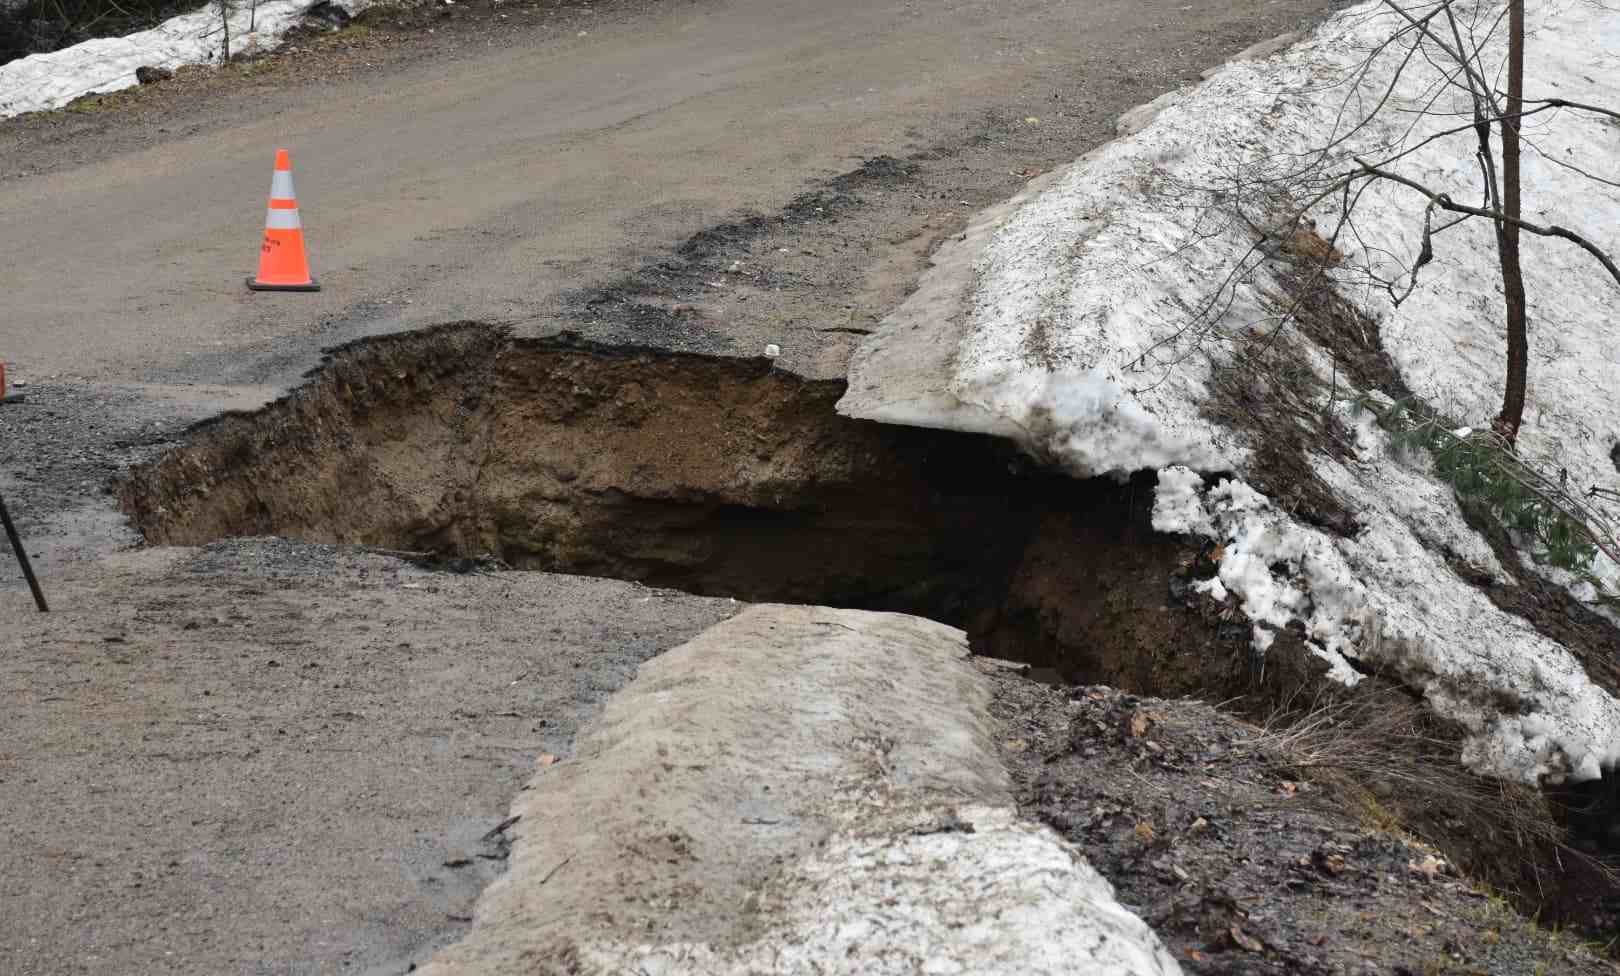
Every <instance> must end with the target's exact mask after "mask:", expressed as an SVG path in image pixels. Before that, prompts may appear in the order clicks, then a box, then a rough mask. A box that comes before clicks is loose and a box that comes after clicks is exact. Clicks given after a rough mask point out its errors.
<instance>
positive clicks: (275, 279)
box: [247, 149, 321, 291]
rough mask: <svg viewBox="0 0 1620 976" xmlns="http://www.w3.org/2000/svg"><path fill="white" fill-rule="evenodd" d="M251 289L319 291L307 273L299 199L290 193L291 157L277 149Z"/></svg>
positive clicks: (248, 284) (291, 183)
mask: <svg viewBox="0 0 1620 976" xmlns="http://www.w3.org/2000/svg"><path fill="white" fill-rule="evenodd" d="M247 286H248V287H249V288H251V289H253V290H254V291H320V290H321V286H320V283H319V282H317V281H316V280H315V279H314V278H313V277H311V276H310V273H309V256H308V255H307V254H305V253H304V228H303V225H302V224H300V223H299V222H298V198H297V197H296V196H294V195H293V182H292V159H291V158H290V157H289V156H288V155H287V150H285V149H277V150H276V172H275V175H274V176H272V177H271V178H270V209H269V211H268V212H267V213H266V214H265V217H264V245H263V246H262V247H260V248H259V273H258V275H257V276H256V277H253V278H249V279H248V283H247Z"/></svg>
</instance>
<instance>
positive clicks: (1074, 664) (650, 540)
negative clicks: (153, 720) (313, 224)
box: [121, 325, 1307, 694]
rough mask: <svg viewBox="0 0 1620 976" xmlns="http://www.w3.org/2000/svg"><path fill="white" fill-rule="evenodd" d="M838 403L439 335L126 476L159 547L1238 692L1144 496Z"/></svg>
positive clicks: (715, 368) (347, 355) (483, 330)
mask: <svg viewBox="0 0 1620 976" xmlns="http://www.w3.org/2000/svg"><path fill="white" fill-rule="evenodd" d="M842 393H843V384H842V383H840V382H835V381H815V380H806V379H803V378H801V377H798V376H794V375H792V374H789V373H785V372H782V371H779V370H776V369H774V368H773V367H772V364H771V363H770V362H769V361H768V360H764V359H759V360H739V359H723V358H714V357H704V356H697V355H689V354H668V353H659V352H653V351H649V350H638V349H633V348H626V347H603V346H597V345H594V344H590V343H586V342H583V341H580V340H577V339H573V338H570V337H567V336H564V337H560V338H556V339H544V340H520V339H512V338H510V337H509V336H507V335H506V334H505V333H504V332H502V331H501V330H499V329H495V328H489V327H485V326H479V325H461V326H452V327H445V328H440V329H435V330H429V331H427V332H423V333H415V334H411V335H407V336H400V337H389V338H383V339H376V340H365V341H362V342H358V343H354V344H350V345H348V346H345V347H342V348H340V349H336V350H333V351H332V352H331V353H330V357H329V362H328V364H327V365H326V366H324V367H323V368H322V369H320V370H319V371H317V372H316V373H315V374H314V375H313V376H312V378H311V379H310V380H309V382H308V383H307V384H306V385H305V386H303V387H302V388H300V389H299V390H297V391H296V392H294V393H293V394H291V395H290V396H288V397H286V398H284V399H283V400H281V401H278V402H277V403H275V404H273V405H271V406H270V407H268V408H266V409H264V410H262V411H259V412H255V413H251V414H235V415H227V416H225V417H222V418H220V419H219V420H217V421H212V422H208V423H206V424H204V425H202V426H200V427H199V428H197V429H196V430H195V432H194V433H193V435H192V436H191V438H190V439H189V441H188V443H187V444H186V445H185V446H184V447H181V448H179V449H177V450H175V451H172V452H170V453H169V454H167V455H165V456H164V457H162V458H161V459H159V460H158V461H156V462H154V463H152V464H149V465H145V466H142V467H140V468H138V469H136V470H135V472H134V473H133V474H132V476H131V477H130V478H129V479H128V480H127V481H126V482H125V483H124V484H123V486H122V487H121V500H122V503H123V507H124V509H125V511H126V512H127V513H128V514H129V515H130V516H131V519H132V521H133V523H134V524H135V526H136V527H137V528H138V529H139V530H140V531H141V532H142V533H144V535H145V537H146V538H147V539H148V540H149V541H151V542H154V543H163V544H180V545H197V544H203V543H207V542H210V541H214V540H217V539H222V538H228V537H231V536H255V535H272V534H274V535H282V536H287V537H292V538H298V539H303V540H307V541H315V542H336V543H358V544H364V545H371V546H382V547H387V548H389V549H394V550H401V551H407V552H413V553H419V554H422V555H423V556H424V557H427V556H434V557H438V558H450V557H459V558H466V557H477V556H485V555H487V556H489V557H493V558H495V559H498V560H500V561H501V562H502V563H504V564H506V565H510V566H512V567H515V568H523V569H546V570H551V571H559V572H568V573H579V574H585V575H593V576H613V577H616V578H620V579H630V580H637V581H640V582H644V583H648V584H652V585H657V586H668V587H675V588H679V589H682V590H685V591H688V592H693V593H700V594H708V595H723V596H732V597H736V598H739V599H745V600H773V601H785V602H799V603H816V604H826V605H833V606H846V607H854V608H861V609H884V610H898V611H905V612H911V613H917V614H920V615H923V616H928V617H931V618H933V619H937V620H942V621H946V622H950V623H955V624H959V625H961V626H963V627H964V628H965V629H967V630H968V631H969V632H970V634H971V635H972V637H973V640H974V642H975V646H976V647H978V648H979V649H980V650H981V651H984V652H987V653H991V654H997V655H1001V656H1014V657H1017V658H1019V659H1021V660H1027V661H1032V662H1035V663H1037V664H1040V665H1042V666H1045V667H1049V668H1053V669H1055V670H1057V671H1059V672H1061V673H1062V674H1064V675H1066V676H1070V677H1072V678H1074V679H1075V680H1086V681H1104V680H1106V681H1108V682H1110V683H1114V684H1118V685H1122V686H1126V687H1133V688H1141V689H1144V690H1145V689H1161V690H1163V689H1168V690H1171V691H1173V692H1178V693H1179V692H1190V691H1192V690H1194V689H1206V690H1207V689H1221V690H1223V691H1227V692H1231V693H1233V694H1237V693H1241V692H1242V691H1244V690H1247V689H1248V688H1249V685H1250V683H1251V681H1252V679H1253V677H1254V675H1253V674H1252V673H1251V667H1252V662H1251V661H1250V656H1249V654H1248V650H1247V641H1246V640H1245V639H1243V637H1242V635H1241V632H1240V628H1239V627H1236V626H1226V622H1224V621H1221V620H1219V619H1218V618H1215V617H1212V616H1207V615H1206V613H1205V609H1206V608H1204V607H1203V606H1202V604H1200V603H1199V602H1197V601H1196V600H1195V599H1194V598H1193V597H1191V596H1189V595H1188V594H1187V593H1186V590H1185V587H1183V586H1172V583H1171V582H1168V581H1172V580H1173V579H1174V578H1176V577H1178V576H1183V575H1185V574H1186V573H1188V572H1190V571H1192V569H1193V568H1195V567H1196V565H1197V564H1198V559H1197V552H1196V551H1195V550H1189V549H1187V548H1186V547H1185V546H1184V545H1183V543H1181V542H1179V541H1178V540H1176V539H1173V538H1170V537H1167V536H1163V535H1159V534H1156V533H1154V532H1153V531H1152V529H1151V526H1150V525H1149V516H1150V509H1151V501H1152V494H1151V490H1150V488H1149V486H1147V485H1146V484H1141V483H1135V482H1132V483H1127V484H1118V483H1115V482H1112V481H1106V480H1098V481H1089V482H1076V481H1074V480H1072V479H1069V478H1066V477H1063V476H1059V475H1052V474H1048V473H1045V472H1042V471H1039V470H1035V469H1033V468H1032V467H1031V465H1030V464H1029V463H1028V462H1027V461H1026V460H1025V459H1023V458H1022V457H1020V456H1019V455H1018V454H1017V453H1016V451H1015V450H1014V449H1013V448H1012V447H1011V446H1010V445H1008V444H1006V443H1004V442H1001V441H997V440H992V439H987V438H980V437H974V436H969V435H962V434H955V433H948V432H940V431H928V430H922V429H913V428H899V427H888V426H883V425H878V424H871V423H866V422H861V421H852V420H847V419H844V418H841V417H839V416H837V415H836V413H835V412H834V410H833V404H834V403H835V402H836V401H837V399H838V398H839V396H841V395H842ZM1275 657H1276V658H1278V659H1286V658H1287V654H1286V652H1278V654H1277V655H1275ZM1301 657H1307V655H1301ZM1284 671H1286V669H1284V668H1282V667H1280V666H1276V667H1275V668H1274V673H1277V674H1281V673H1283V672H1284Z"/></svg>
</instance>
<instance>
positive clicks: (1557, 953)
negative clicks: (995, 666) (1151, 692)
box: [992, 670, 1616, 976]
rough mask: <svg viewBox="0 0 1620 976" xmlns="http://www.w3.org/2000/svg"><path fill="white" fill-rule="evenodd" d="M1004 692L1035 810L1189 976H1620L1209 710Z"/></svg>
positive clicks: (1009, 739) (1014, 757) (1041, 689)
mask: <svg viewBox="0 0 1620 976" xmlns="http://www.w3.org/2000/svg"><path fill="white" fill-rule="evenodd" d="M997 686H998V695H997V698H996V700H995V702H994V704H993V706H992V710H993V713H994V714H995V715H996V716H997V718H998V719H999V720H1000V721H1001V722H1002V734H1003V736H1004V740H1003V755H1004V758H1005V759H1006V761H1007V763H1008V765H1009V768H1010V769H1011V770H1012V771H1013V775H1014V780H1015V784H1016V791H1017V794H1018V800H1019V803H1020V806H1021V807H1022V808H1024V809H1025V810H1027V811H1028V812H1029V813H1030V814H1031V815H1032V816H1036V817H1038V818H1040V819H1041V820H1043V821H1044V822H1046V823H1047V824H1049V825H1050V826H1051V827H1053V829H1055V830H1057V831H1059V832H1060V833H1062V834H1063V835H1064V836H1066V837H1068V838H1069V839H1070V840H1071V841H1074V842H1075V843H1077V844H1079V845H1080V846H1081V847H1082V848H1083V849H1084V850H1085V852H1086V856H1087V858H1088V859H1089V860H1090V861H1091V863H1092V865H1093V866H1095V867H1096V868H1097V870H1098V871H1100V872H1101V873H1102V874H1103V875H1104V876H1105V877H1107V878H1108V880H1109V881H1110V882H1111V883H1112V884H1113V885H1114V887H1115V890H1116V891H1117V893H1118V895H1119V898H1120V900H1121V901H1123V902H1124V903H1125V904H1127V905H1128V906H1130V907H1132V908H1133V909H1134V910H1136V911H1138V912H1140V913H1141V914H1142V916H1143V917H1144V918H1145V919H1146V920H1147V921H1148V923H1149V924H1150V925H1152V926H1153V928H1154V930H1155V931H1156V932H1157V933H1158V934H1159V937H1160V938H1161V939H1163V940H1164V941H1165V943H1166V944H1167V945H1168V946H1169V947H1170V949H1171V951H1172V952H1174V953H1175V955H1176V956H1177V957H1178V959H1179V960H1180V962H1181V965H1182V967H1183V969H1184V970H1185V971H1186V972H1188V973H1200V974H1215V973H1223V974H1224V973H1233V974H1238V973H1241V974H1249V973H1290V974H1311V976H1315V974H1324V976H1325V974H1350V973H1356V974H1361V973H1392V974H1397V976H1439V974H1476V973H1478V974H1486V973H1488V974H1491V976H1513V974H1523V976H1532V974H1537V976H1539V974H1550V973H1612V972H1615V971H1616V970H1615V967H1614V966H1613V964H1612V963H1610V962H1607V961H1605V960H1604V959H1602V957H1601V956H1600V955H1599V954H1598V953H1597V952H1594V951H1593V947H1590V946H1588V945H1585V944H1582V943H1581V942H1579V941H1578V940H1577V939H1575V938H1572V937H1570V936H1561V935H1556V934H1553V933H1551V932H1548V931H1546V930H1544V929H1541V928H1538V927H1536V926H1535V925H1533V924H1531V923H1530V922H1528V921H1527V920H1526V919H1525V918H1524V917H1522V916H1520V915H1519V914H1517V913H1516V912H1515V911H1514V910H1513V909H1512V908H1511V907H1510V905H1509V903H1508V902H1507V901H1506V900H1504V899H1503V898H1502V897H1500V896H1499V895H1496V894H1494V893H1492V892H1491V891H1489V890H1487V889H1485V888H1483V887H1481V886H1479V885H1478V884H1477V883H1475V882H1471V881H1468V880H1465V879H1463V878H1461V877H1459V876H1458V872H1457V870H1456V868H1455V867H1454V866H1453V865H1452V863H1451V862H1450V861H1449V860H1448V859H1447V858H1446V857H1445V856H1444V855H1443V854H1442V853H1441V852H1440V851H1438V850H1436V849H1435V848H1434V847H1431V846H1429V845H1426V844H1424V843H1422V842H1420V841H1417V840H1415V839H1411V838H1410V837H1402V836H1400V835H1399V834H1397V833H1393V832H1391V831H1389V830H1387V829H1380V826H1387V822H1386V824H1385V825H1380V824H1378V822H1377V821H1378V815H1379V809H1378V807H1377V804H1376V803H1375V802H1370V801H1369V798H1368V797H1367V796H1366V795H1363V794H1359V793H1346V792H1344V791H1343V790H1341V789H1340V788H1339V785H1338V784H1336V783H1333V782H1331V781H1329V782H1313V781H1312V780H1311V779H1309V778H1307V776H1306V775H1305V773H1303V772H1302V771H1301V770H1299V769H1298V768H1296V766H1295V765H1294V763H1293V762H1292V761H1291V760H1292V759H1293V758H1295V757H1293V756H1291V755H1290V753H1289V751H1288V749H1287V748H1286V747H1285V746H1284V745H1282V744H1279V742H1278V741H1277V740H1276V739H1275V737H1268V736H1267V735H1265V734H1264V732H1263V730H1261V729H1259V728H1256V727H1255V726H1252V725H1248V724H1246V723H1244V722H1241V721H1239V720H1237V719H1235V718H1233V717H1232V716H1230V715H1228V714H1226V713H1224V712H1222V711H1219V710H1217V709H1216V708H1214V707H1212V706H1210V705H1208V704H1204V703H1202V702H1197V701H1190V700H1180V701H1167V700H1163V699H1146V698H1137V697H1135V696H1132V695H1129V694H1125V693H1123V692H1120V691H1118V690H1115V689H1110V688H1103V687H1064V688H1052V687H1047V686H1045V685H1041V684H1038V683H1035V682H1031V681H1028V680H1026V679H1024V678H1021V677H1018V676H1017V675H1015V674H1013V673H1011V672H1009V671H1005V670H1002V671H1001V673H1000V674H999V676H998V677H997ZM1392 772H1393V770H1392ZM1442 775H1449V774H1442ZM1384 795H1385V797H1386V798H1387V797H1388V796H1390V795H1391V794H1389V793H1386V794H1384Z"/></svg>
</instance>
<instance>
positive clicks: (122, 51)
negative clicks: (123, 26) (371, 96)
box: [0, 0, 370, 119]
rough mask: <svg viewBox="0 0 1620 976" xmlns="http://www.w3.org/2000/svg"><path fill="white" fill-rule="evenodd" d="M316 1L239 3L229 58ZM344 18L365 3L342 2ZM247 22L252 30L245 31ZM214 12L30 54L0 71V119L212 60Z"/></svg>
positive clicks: (263, 46) (216, 39)
mask: <svg viewBox="0 0 1620 976" xmlns="http://www.w3.org/2000/svg"><path fill="white" fill-rule="evenodd" d="M314 4H315V0H263V2H260V3H258V4H257V6H256V7H255V5H254V4H252V3H242V4H240V5H238V7H237V8H236V10H234V11H233V12H232V14H231V18H230V25H231V56H232V57H236V56H237V54H238V53H241V54H250V53H253V52H255V51H266V50H269V49H271V48H274V47H275V46H276V45H278V44H279V43H281V37H282V35H283V34H285V33H287V31H288V30H290V29H291V28H293V27H294V26H296V25H297V24H298V21H299V19H300V18H302V17H303V15H304V13H305V11H307V10H308V9H309V8H310V7H312V6H314ZM343 6H344V8H345V9H346V10H348V11H349V12H350V13H358V12H359V11H360V10H362V9H364V8H365V7H367V6H370V3H369V2H368V0H351V2H346V3H344V5H343ZM249 24H251V25H252V27H253V29H252V30H249V29H248V27H249ZM223 37H224V35H223V33H222V32H221V30H220V20H219V7H218V6H216V5H213V4H210V5H208V6H206V7H202V8H200V9H198V10H194V11H192V12H191V13H189V14H181V15H179V16H178V17H171V18H169V19H168V20H166V21H164V22H163V23H161V24H159V25H158V26H156V27H154V28H152V29H151V30H144V31H140V32H138V33H134V34H128V35H126V36H124V37H98V38H95V39H94V40H89V41H85V42H84V43H82V44H75V45H73V46H72V47H69V48H63V49H62V50H60V51H52V52H50V53H48V54H32V55H29V56H28V57H26V58H19V59H18V60H16V61H12V62H10V63H8V64H3V65H0V119H7V118H11V117H12V116H14V115H21V114H22V113H24V112H42V111H47V110H49V109H53V108H61V107H62V106H64V105H66V104H68V103H69V102H71V101H73V100H74V99H75V98H80V97H82V96H85V95H88V94H91V93H92V92H96V93H105V92H114V91H119V90H122V89H125V88H133V87H134V86H135V85H137V84H139V82H138V81H137V80H136V78H135V69H136V68H140V67H143V66H151V67H156V68H169V69H174V68H178V67H181V66H182V65H187V64H208V63H212V62H216V61H218V60H219V57H220V53H221V51H222V50H223V47H222V41H223Z"/></svg>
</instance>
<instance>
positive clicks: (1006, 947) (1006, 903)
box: [580, 806, 1181, 976]
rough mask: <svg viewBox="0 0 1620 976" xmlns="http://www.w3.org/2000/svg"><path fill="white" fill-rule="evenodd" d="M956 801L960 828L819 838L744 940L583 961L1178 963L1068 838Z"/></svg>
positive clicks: (949, 966) (930, 969)
mask: <svg viewBox="0 0 1620 976" xmlns="http://www.w3.org/2000/svg"><path fill="white" fill-rule="evenodd" d="M957 813H958V816H960V817H961V820H962V823H963V825H964V827H966V826H967V825H971V832H967V831H966V830H947V831H939V832H932V833H930V832H919V833H915V834H904V833H902V834H900V835H898V836H895V835H887V834H878V835H871V834H857V835H850V834H838V835H835V836H833V837H830V838H828V839H827V841H826V842H825V844H824V845H822V846H821V848H820V849H819V850H818V851H816V853H814V854H812V855H810V856H809V857H807V858H805V859H804V861H803V862H801V863H799V864H796V865H791V866H789V867H788V868H787V869H786V870H785V871H784V872H783V876H784V879H783V880H780V881H778V882H777V887H776V889H775V890H773V889H770V888H768V889H767V890H766V891H765V892H764V893H762V896H761V899H760V904H761V906H762V909H763V914H765V915H766V917H770V918H775V919H776V920H777V921H776V923H775V924H774V925H773V926H772V927H771V928H769V929H768V930H767V931H766V932H765V933H764V934H763V935H762V936H761V937H760V938H759V939H758V940H756V941H753V942H750V943H749V944H747V945H745V946H739V947H724V948H721V947H716V946H714V945H710V944H706V943H678V944H653V943H647V944H642V945H637V946H627V945H624V944H622V943H615V942H611V941H607V940H603V941H598V942H588V943H586V944H585V945H583V946H581V947H580V961H581V962H582V963H583V964H584V965H585V967H586V971H587V972H602V973H610V972H637V973H647V974H649V976H653V974H657V976H675V974H687V973H703V974H712V976H746V974H750V973H820V974H825V976H833V974H849V976H856V974H859V976H888V974H893V976H909V974H913V973H927V974H931V976H953V974H969V973H974V974H978V973H1009V974H1011V973H1016V974H1019V976H1058V974H1063V973H1075V972H1084V973H1095V974H1099V976H1105V974H1106V976H1173V974H1177V973H1180V972H1181V968H1180V967H1179V966H1178V965H1177V964H1176V961H1175V959H1174V958H1172V957H1171V956H1170V954H1169V953H1168V952H1167V951H1166V950H1165V948H1164V946H1163V944H1162V943H1161V942H1160V941H1159V939H1158V937H1157V936H1155V935H1154V934H1153V931H1152V930H1151V929H1150V928H1148V926H1147V924H1146V923H1145V922H1143V921H1142V919H1140V918H1139V917H1137V916H1136V915H1133V914H1131V913H1130V912H1129V911H1127V910H1126V909H1125V908H1124V907H1123V906H1121V905H1120V903H1119V902H1118V901H1117V900H1116V899H1115V897H1114V889H1113V886H1112V885H1110V884H1109V883H1108V881H1107V879H1105V878H1103V877H1102V876H1101V875H1100V874H1098V873H1097V872H1096V870H1095V869H1093V868H1092V867H1091V865H1089V864H1087V863H1086V861H1085V858H1084V857H1083V856H1082V855H1081V853H1080V851H1079V850H1078V849H1077V848H1075V847H1074V846H1073V845H1072V844H1069V843H1068V842H1067V841H1065V840H1063V839H1061V838H1059V837H1058V836H1057V835H1056V834H1054V833H1053V832H1052V831H1051V830H1049V829H1047V828H1046V827H1044V826H1042V825H1040V824H1035V823H1030V822H1027V821H1023V820H1021V819H1020V818H1019V816H1018V813H1017V811H1016V810H1015V809H1014V808H1012V807H1010V806H1007V807H965V808H962V809H960V810H958V811H957ZM923 830H924V831H926V828H924V829H923Z"/></svg>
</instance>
